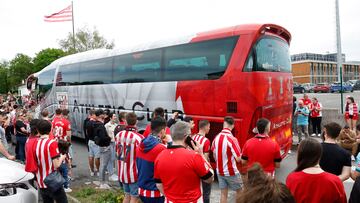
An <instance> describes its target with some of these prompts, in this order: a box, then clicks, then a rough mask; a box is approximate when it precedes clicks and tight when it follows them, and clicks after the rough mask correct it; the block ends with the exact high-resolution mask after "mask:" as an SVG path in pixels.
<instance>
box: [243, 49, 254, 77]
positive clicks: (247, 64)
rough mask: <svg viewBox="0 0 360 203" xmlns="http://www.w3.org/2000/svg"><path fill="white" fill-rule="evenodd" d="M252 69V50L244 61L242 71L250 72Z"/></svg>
mask: <svg viewBox="0 0 360 203" xmlns="http://www.w3.org/2000/svg"><path fill="white" fill-rule="evenodd" d="M253 69H254V52H253V51H251V53H250V55H249V58H248V60H247V62H246V65H245V69H244V71H245V72H251V71H253Z"/></svg>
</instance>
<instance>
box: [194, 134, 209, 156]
mask: <svg viewBox="0 0 360 203" xmlns="http://www.w3.org/2000/svg"><path fill="white" fill-rule="evenodd" d="M191 138H192V139H193V140H194V141H196V142H198V143H199V144H200V145H201V146H202V148H203V152H204V153H209V152H210V141H209V139H207V138H206V137H205V135H202V134H200V133H198V134H196V135H193V136H192V137H191Z"/></svg>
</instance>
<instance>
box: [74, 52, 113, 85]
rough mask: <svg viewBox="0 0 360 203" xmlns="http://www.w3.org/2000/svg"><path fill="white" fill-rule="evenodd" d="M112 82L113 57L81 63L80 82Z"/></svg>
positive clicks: (83, 83)
mask: <svg viewBox="0 0 360 203" xmlns="http://www.w3.org/2000/svg"><path fill="white" fill-rule="evenodd" d="M111 82H112V58H105V59H98V60H93V61H88V62H83V63H81V67H80V83H81V84H82V85H87V84H110V83H111Z"/></svg>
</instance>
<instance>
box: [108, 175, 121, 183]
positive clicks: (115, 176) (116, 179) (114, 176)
mask: <svg viewBox="0 0 360 203" xmlns="http://www.w3.org/2000/svg"><path fill="white" fill-rule="evenodd" d="M118 179H119V178H118V176H117V175H115V174H113V175H111V176H110V177H109V181H112V182H116V181H118Z"/></svg>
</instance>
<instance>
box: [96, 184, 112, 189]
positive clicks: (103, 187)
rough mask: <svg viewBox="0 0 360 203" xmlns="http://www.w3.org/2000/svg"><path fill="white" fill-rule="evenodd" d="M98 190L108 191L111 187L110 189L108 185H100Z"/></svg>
mask: <svg viewBox="0 0 360 203" xmlns="http://www.w3.org/2000/svg"><path fill="white" fill-rule="evenodd" d="M98 188H99V189H102V190H108V189H110V188H111V187H110V186H109V185H108V184H106V183H104V184H101V185H100V187H98Z"/></svg>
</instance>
